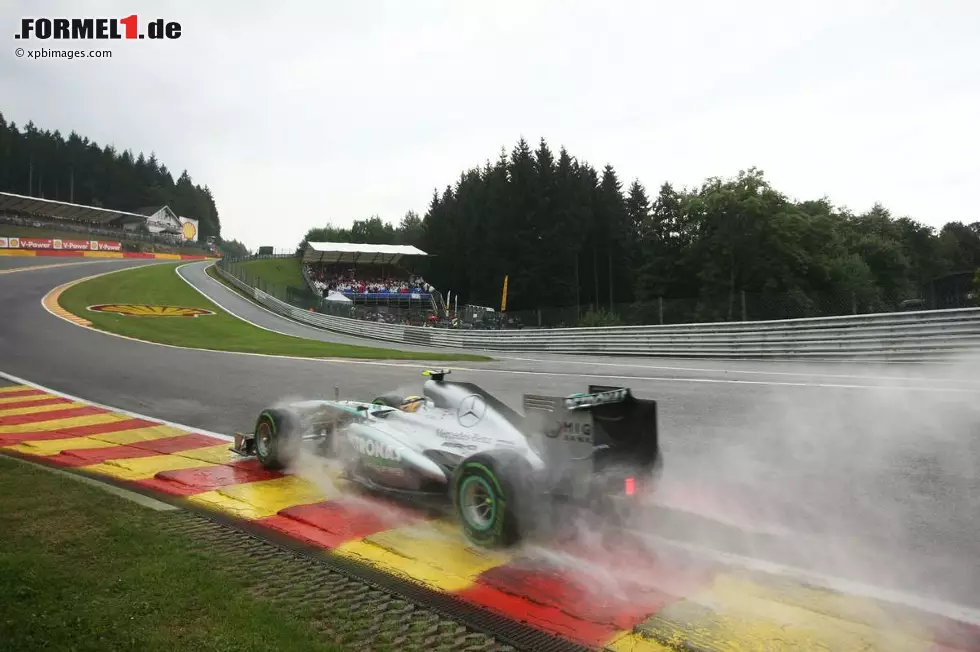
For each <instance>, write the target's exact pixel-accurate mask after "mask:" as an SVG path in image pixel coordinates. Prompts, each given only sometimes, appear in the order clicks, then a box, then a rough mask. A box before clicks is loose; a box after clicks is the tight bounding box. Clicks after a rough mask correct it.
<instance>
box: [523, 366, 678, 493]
mask: <svg viewBox="0 0 980 652" xmlns="http://www.w3.org/2000/svg"><path fill="white" fill-rule="evenodd" d="M523 408H524V414H525V415H526V416H525V419H526V422H527V427H528V430H529V435H530V436H531V437H532V440H533V441H534V442H535V445H536V448H539V449H540V451H541V454H542V455H544V456H545V457H546V458H547V459H548V461H549V465H552V466H554V465H557V466H561V467H563V468H565V469H569V470H571V471H572V474H571V475H573V476H574V474H576V473H577V474H581V473H592V474H595V473H604V472H607V471H608V470H610V469H614V468H615V469H625V470H626V471H624V472H625V473H626V474H627V475H629V474H631V473H636V474H643V473H645V472H646V471H649V470H652V469H653V468H654V467H655V466H656V465H657V464H658V461H659V456H660V448H659V441H658V439H659V433H658V430H659V427H658V415H657V402H656V401H654V400H652V399H640V398H637V397H635V396H634V395H633V393H632V392H631V391H630V389H629V388H624V387H609V386H604V385H590V386H589V389H588V393H585V394H574V395H571V396H566V397H561V398H559V397H552V396H542V395H534V394H526V395H525V396H524V402H523Z"/></svg>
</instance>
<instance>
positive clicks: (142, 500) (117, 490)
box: [6, 455, 180, 512]
mask: <svg viewBox="0 0 980 652" xmlns="http://www.w3.org/2000/svg"><path fill="white" fill-rule="evenodd" d="M6 459H8V460H12V461H14V462H20V463H21V464H25V465H27V466H32V467H34V468H35V469H39V470H41V471H47V472H48V473H54V474H55V475H60V476H62V477H65V478H69V479H70V480H74V481H75V482H81V483H82V484H87V485H89V486H90V487H95V488H96V489H100V490H102V491H105V492H106V493H110V494H114V495H116V496H119V497H120V498H125V499H126V500H128V501H130V502H133V503H136V504H138V505H142V506H143V507H149V508H150V509H153V510H156V511H158V512H175V511H177V510H179V509H180V508H179V507H177V506H176V505H171V504H170V503H165V502H162V501H159V500H157V499H156V498H150V497H149V496H147V495H145V494H141V493H137V492H135V491H130V490H129V489H123V488H122V487H117V486H116V485H114V484H109V483H107V482H102V481H101V480H96V479H95V478H90V477H88V476H87V475H81V474H80V473H71V472H69V471H63V470H62V469H59V468H56V467H53V466H47V465H45V464H38V463H37V462H31V461H30V460H26V459H24V458H22V457H14V456H13V455H9V456H6Z"/></svg>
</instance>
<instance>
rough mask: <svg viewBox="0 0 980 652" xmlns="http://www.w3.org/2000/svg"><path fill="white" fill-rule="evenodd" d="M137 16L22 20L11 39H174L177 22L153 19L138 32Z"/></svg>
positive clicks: (179, 32)
mask: <svg viewBox="0 0 980 652" xmlns="http://www.w3.org/2000/svg"><path fill="white" fill-rule="evenodd" d="M141 26H142V24H141V22H140V19H139V16H137V15H136V14H133V15H132V16H126V17H125V18H22V19H21V21H20V32H19V33H16V34H14V38H15V39H24V40H30V39H40V40H48V39H55V40H73V41H84V40H114V39H142V38H149V39H156V40H160V39H169V40H173V39H178V38H180V34H181V26H180V23H178V22H176V21H172V20H170V21H167V20H164V19H163V18H155V19H153V20H149V21H147V22H146V28H145V31H144V30H142V29H141Z"/></svg>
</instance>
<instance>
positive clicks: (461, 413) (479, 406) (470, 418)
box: [456, 394, 487, 428]
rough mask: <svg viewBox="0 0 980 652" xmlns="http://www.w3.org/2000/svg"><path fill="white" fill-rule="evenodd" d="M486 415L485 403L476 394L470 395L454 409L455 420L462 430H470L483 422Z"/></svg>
mask: <svg viewBox="0 0 980 652" xmlns="http://www.w3.org/2000/svg"><path fill="white" fill-rule="evenodd" d="M486 413H487V402H486V401H484V400H483V398H482V397H480V396H478V395H476V394H470V395H469V396H467V397H466V398H464V399H463V400H462V401H460V402H459V407H458V408H456V420H457V421H459V425H461V426H463V427H464V428H472V427H473V426H475V425H476V424H478V423H480V421H482V420H483V416H484V415H485V414H486Z"/></svg>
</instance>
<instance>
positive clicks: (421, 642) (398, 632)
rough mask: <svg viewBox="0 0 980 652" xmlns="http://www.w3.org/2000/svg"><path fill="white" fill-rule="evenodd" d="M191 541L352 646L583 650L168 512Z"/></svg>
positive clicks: (430, 650) (443, 598) (260, 592)
mask: <svg viewBox="0 0 980 652" xmlns="http://www.w3.org/2000/svg"><path fill="white" fill-rule="evenodd" d="M167 518H168V519H171V520H172V523H173V526H172V527H173V529H174V530H175V531H177V532H180V533H182V534H184V535H185V536H186V537H187V539H188V541H189V542H190V545H191V546H192V547H193V546H203V547H206V548H207V549H208V550H213V551H217V552H218V553H220V557H221V558H222V559H225V560H227V562H228V563H227V565H226V566H225V568H224V570H225V571H226V572H228V573H229V574H231V575H232V576H233V577H235V579H236V580H237V581H239V582H241V583H242V584H243V585H244V586H247V587H248V588H249V590H250V591H251V592H252V594H253V595H255V596H256V597H257V598H258V599H260V600H268V601H270V602H271V603H273V604H275V605H277V606H280V607H282V608H285V609H288V610H289V611H290V613H294V614H297V615H301V616H302V617H304V618H306V619H307V620H308V621H309V622H310V623H311V624H312V626H313V627H314V628H315V629H316V630H317V631H318V632H320V633H321V634H322V635H323V636H324V637H325V639H326V640H328V641H330V642H332V643H337V644H342V645H344V646H346V647H350V648H351V649H354V650H393V651H399V650H405V651H414V650H418V651H419V652H457V651H461V652H462V651H465V652H517V651H519V650H534V651H535V652H539V651H540V652H585V651H586V650H589V648H587V647H583V646H581V645H578V644H575V643H572V642H571V641H567V640H564V639H560V638H557V637H555V636H552V635H550V634H547V633H545V632H542V631H540V630H537V629H534V628H532V627H530V626H528V625H525V624H524V623H520V622H517V621H514V620H511V619H509V618H505V617H503V616H498V615H497V614H494V613H491V612H488V611H486V610H483V609H480V608H478V607H475V606H472V605H468V604H466V603H463V602H461V601H459V600H457V599H455V598H454V597H453V596H451V595H447V594H444V593H439V592H437V591H433V590H432V589H429V588H428V587H425V586H422V585H420V584H418V583H416V582H412V581H410V580H406V579H402V578H398V577H394V576H391V575H388V574H387V573H384V572H382V571H379V570H377V569H373V568H371V567H370V566H367V565H364V564H359V563H357V562H353V561H348V560H344V559H339V558H337V557H334V556H330V555H325V554H322V553H321V554H318V553H316V552H313V551H306V550H301V549H297V548H295V547H293V546H290V545H288V544H280V543H278V542H277V541H274V540H272V539H270V538H266V537H265V536H261V535H258V534H253V533H252V532H249V531H247V530H245V529H243V528H241V527H239V526H237V525H238V524H237V523H234V524H233V523H224V522H220V521H219V520H216V519H214V518H212V517H210V515H204V514H201V513H197V512H184V511H181V512H174V513H171V514H168V515H167Z"/></svg>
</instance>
